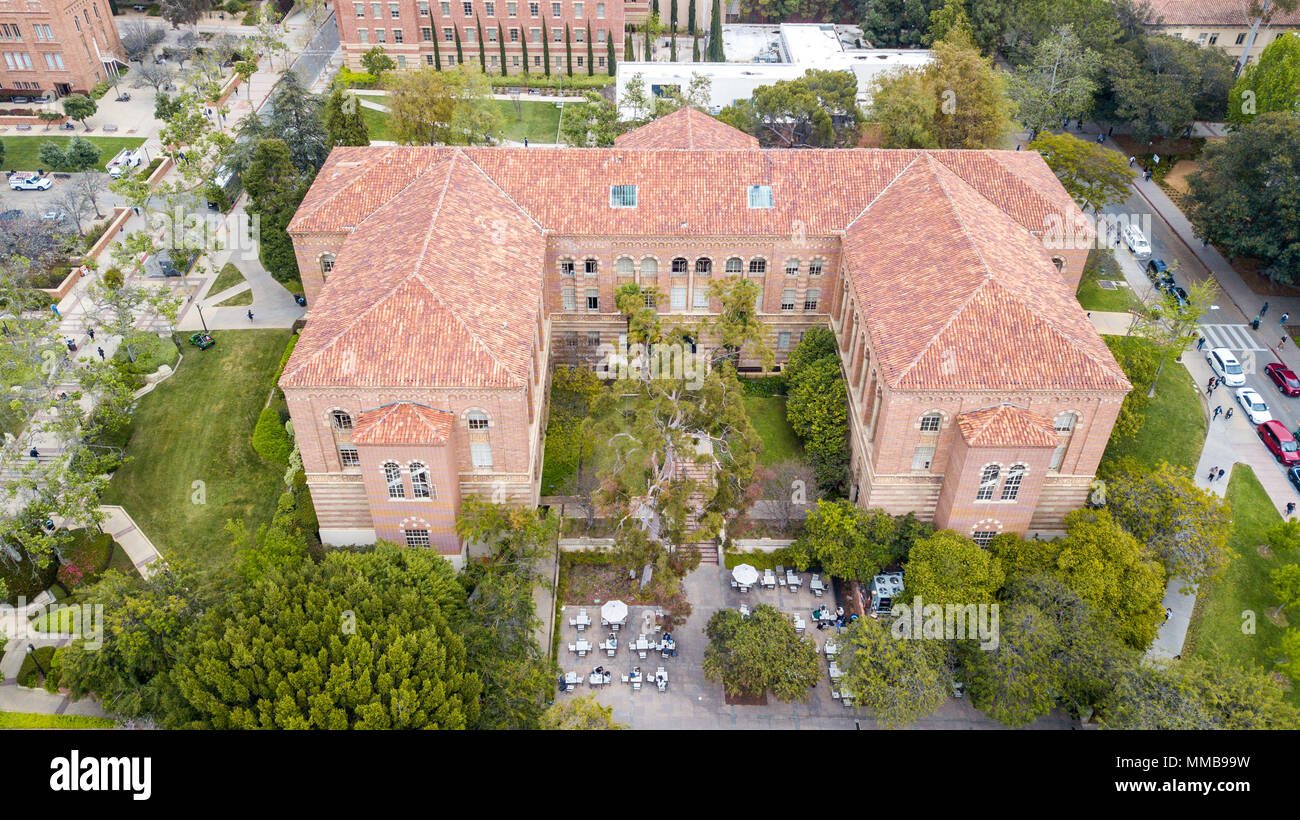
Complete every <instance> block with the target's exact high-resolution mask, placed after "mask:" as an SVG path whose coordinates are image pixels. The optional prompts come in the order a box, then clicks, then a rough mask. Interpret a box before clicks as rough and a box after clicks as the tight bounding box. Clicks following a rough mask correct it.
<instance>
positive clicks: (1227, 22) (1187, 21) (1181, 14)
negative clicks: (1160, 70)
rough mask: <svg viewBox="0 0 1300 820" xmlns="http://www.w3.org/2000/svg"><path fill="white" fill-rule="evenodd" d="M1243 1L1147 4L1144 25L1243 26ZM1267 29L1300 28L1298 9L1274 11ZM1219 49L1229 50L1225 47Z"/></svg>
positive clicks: (1182, 0) (1167, 0)
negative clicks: (1146, 23) (1275, 27)
mask: <svg viewBox="0 0 1300 820" xmlns="http://www.w3.org/2000/svg"><path fill="white" fill-rule="evenodd" d="M1248 5H1249V4H1248V3H1246V2H1245V0H1147V6H1149V7H1150V10H1151V12H1150V14H1148V15H1147V18H1146V19H1147V22H1148V24H1160V25H1167V26H1177V25H1198V24H1199V25H1206V26H1246V25H1248V21H1247V19H1246V8H1247V7H1248ZM1269 22H1270V24H1271V25H1275V26H1276V25H1284V26H1300V9H1297V10H1296V11H1293V12H1285V11H1278V12H1276V13H1274V15H1273V17H1272V19H1271V20H1270V21H1269ZM1219 45H1226V46H1228V47H1229V48H1231V46H1230V45H1229V44H1226V43H1220V44H1219Z"/></svg>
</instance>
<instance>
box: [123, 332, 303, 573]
mask: <svg viewBox="0 0 1300 820" xmlns="http://www.w3.org/2000/svg"><path fill="white" fill-rule="evenodd" d="M289 336H290V334H289V331H288V330H226V331H217V332H216V333H214V334H213V337H214V338H215V339H216V340H217V344H216V346H215V347H211V348H209V349H207V350H198V349H188V350H186V353H185V361H184V362H182V363H181V364H180V366H179V368H178V369H177V371H176V375H175V376H173V377H172V378H170V379H168V380H167V381H165V382H162V383H161V384H159V385H158V387H157V389H155V390H154V391H153V392H151V393H149V394H148V395H146V396H145V397H144V398H143V399H141V400H140V406H139V408H138V409H137V411H136V414H135V428H134V429H135V432H134V433H133V435H132V437H131V441H130V443H129V444H128V446H127V455H128V456H130V457H131V459H132V460H131V461H130V462H129V463H128V464H126V465H125V466H124V467H122V468H121V469H119V470H118V471H117V473H116V474H114V476H113V481H112V483H111V484H110V485H109V489H108V492H107V493H106V494H105V498H104V502H105V503H107V504H120V505H122V506H123V507H125V508H126V510H127V512H129V513H130V514H131V516H132V517H133V518H134V519H135V520H136V523H137V524H139V525H140V528H141V529H142V530H143V531H144V533H145V535H147V536H148V537H149V538H150V540H152V541H153V543H154V545H155V546H157V547H158V549H159V550H160V551H161V552H162V554H163V555H164V556H165V557H173V556H174V557H180V558H184V559H187V560H191V561H192V562H193V563H194V564H195V565H196V566H199V567H201V568H213V567H217V566H220V565H223V564H225V563H226V562H227V561H229V560H230V558H231V556H232V555H233V554H234V548H233V547H232V545H231V544H230V540H229V537H228V536H227V535H226V533H224V532H223V531H222V527H224V526H225V523H226V521H227V520H229V519H241V520H243V521H244V522H245V523H246V524H247V526H248V530H249V532H254V531H256V529H257V527H258V526H260V525H261V524H262V523H264V522H266V521H268V520H270V518H271V513H272V512H273V511H274V509H275V502H276V499H277V498H278V497H279V495H280V493H281V492H283V490H284V485H283V483H282V479H283V477H284V470H283V468H282V467H278V466H272V465H268V464H265V463H264V462H263V461H262V460H261V459H260V458H259V457H258V456H257V454H256V453H254V452H253V447H252V444H251V442H250V437H251V436H252V433H253V426H254V425H255V424H256V422H257V414H258V413H259V412H260V411H261V409H262V407H263V405H264V404H265V403H266V398H267V395H268V393H269V391H270V389H271V379H272V377H273V375H274V373H275V370H276V367H277V366H278V365H279V362H280V355H281V353H283V351H284V347H285V345H286V344H287V343H288V341H289ZM195 482H203V483H202V484H201V485H198V484H196V483H195ZM200 490H202V495H201V496H196V493H198V492H199V491H200ZM199 502H201V503H199Z"/></svg>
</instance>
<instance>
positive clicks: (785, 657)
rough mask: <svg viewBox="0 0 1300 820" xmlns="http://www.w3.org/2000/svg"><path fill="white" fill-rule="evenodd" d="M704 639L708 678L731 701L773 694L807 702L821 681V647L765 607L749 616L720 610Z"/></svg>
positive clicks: (769, 608) (773, 610) (780, 615)
mask: <svg viewBox="0 0 1300 820" xmlns="http://www.w3.org/2000/svg"><path fill="white" fill-rule="evenodd" d="M704 634H705V635H706V636H707V637H708V639H709V645H708V647H707V648H706V649H705V650H704V676H705V677H706V678H708V679H709V680H711V681H714V682H715V683H720V684H722V686H723V688H724V689H725V690H726V691H727V694H728V695H730V696H732V697H736V696H740V695H760V694H762V693H764V692H768V691H770V692H771V693H772V694H773V695H774V696H775V697H776V698H777V700H781V701H784V702H787V703H788V702H790V701H803V700H806V699H807V697H808V688H809V687H810V686H813V685H815V684H816V683H817V679H818V678H819V677H821V664H820V663H819V662H818V659H817V644H815V643H814V642H813V641H812V639H811V638H809V637H808V636H806V635H799V634H798V633H796V632H795V631H794V624H793V623H791V622H790V619H789V618H788V617H786V616H785V615H784V614H783V613H782V612H780V611H779V610H777V609H775V608H774V607H771V606H769V605H767V604H759V605H757V606H755V607H754V610H753V612H751V613H750V614H749V617H742V616H741V614H740V613H739V612H737V611H736V610H734V609H720V610H718V611H717V612H715V613H714V614H713V617H712V618H710V619H709V623H708V625H707V626H705V628H704Z"/></svg>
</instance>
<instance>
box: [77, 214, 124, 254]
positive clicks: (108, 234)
mask: <svg viewBox="0 0 1300 820" xmlns="http://www.w3.org/2000/svg"><path fill="white" fill-rule="evenodd" d="M113 210H114V211H115V214H114V215H113V221H112V222H110V223H108V229H107V230H105V231H104V235H103V236H101V237H100V238H99V241H98V242H96V243H95V244H94V245H92V246H91V247H90V251H89V252H88V253H87V254H86V257H87V258H89V259H98V258H99V255H100V254H101V253H103V252H104V249H105V248H107V247H108V246H109V245H111V244H113V240H114V239H115V238H117V232H118V231H119V230H121V228H122V226H123V225H125V224H126V221H127V220H128V219H130V218H131V214H132V211H131V209H130V208H114V209H113Z"/></svg>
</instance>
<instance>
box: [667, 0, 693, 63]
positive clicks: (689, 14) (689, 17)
mask: <svg viewBox="0 0 1300 820" xmlns="http://www.w3.org/2000/svg"><path fill="white" fill-rule="evenodd" d="M676 7H677V4H676V3H674V4H673V8H674V9H676ZM686 33H687V34H689V35H691V36H692V37H694V36H695V0H691V2H690V5H689V6H687V11H686ZM695 62H697V63H698V62H699V56H698V55H697V56H696V58H695Z"/></svg>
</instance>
